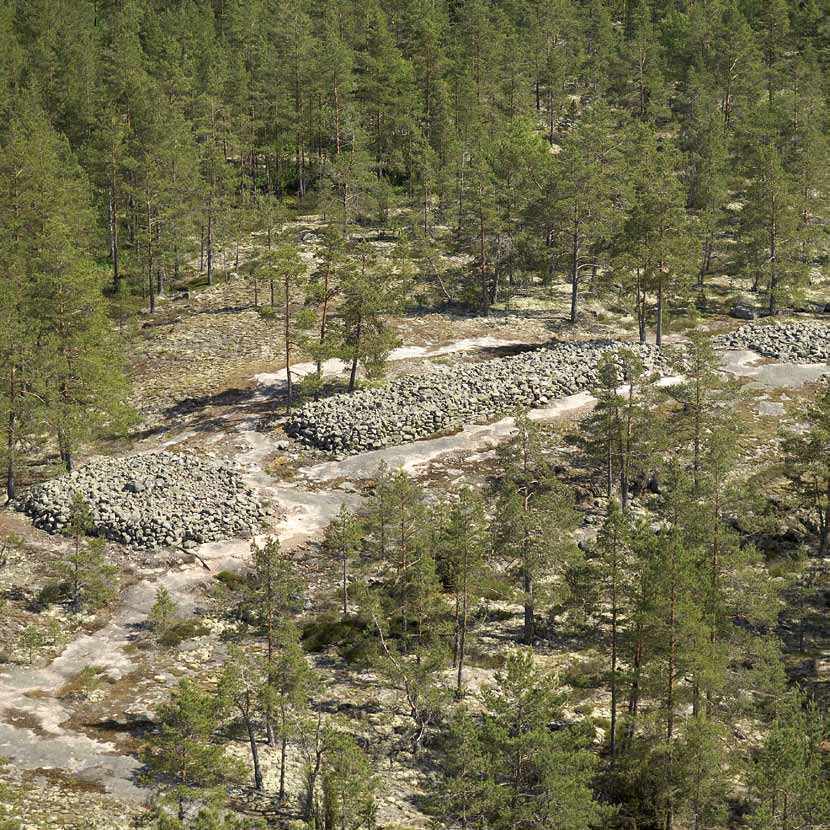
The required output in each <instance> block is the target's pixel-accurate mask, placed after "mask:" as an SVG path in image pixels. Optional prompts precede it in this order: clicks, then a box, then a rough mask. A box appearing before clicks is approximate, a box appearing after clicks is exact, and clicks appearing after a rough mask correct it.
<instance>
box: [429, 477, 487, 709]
mask: <svg viewBox="0 0 830 830" xmlns="http://www.w3.org/2000/svg"><path fill="white" fill-rule="evenodd" d="M489 545H490V540H489V532H488V527H487V518H486V515H485V512H484V503H483V500H482V498H481V496H479V495H478V494H477V493H476V492H475V491H474V490H471V489H470V488H464V489H463V490H462V491H461V493H460V494H459V497H458V501H457V502H455V503H453V504H452V506H451V507H450V509H449V515H448V516H447V517H446V523H445V524H444V526H443V527H442V528H441V530H440V532H439V538H438V541H437V546H438V558H439V562H440V564H441V566H442V567H443V568H444V569H446V575H447V580H448V582H449V586H450V590H451V591H452V593H453V599H454V612H453V616H454V627H455V638H454V642H453V665H454V666H455V669H456V695H457V696H460V695H461V693H462V691H463V678H464V659H465V657H466V651H467V636H468V628H469V623H470V611H471V608H472V606H473V604H474V603H475V602H476V600H477V599H479V598H480V596H481V591H482V586H483V578H484V569H485V567H486V561H487V554H488V550H489Z"/></svg>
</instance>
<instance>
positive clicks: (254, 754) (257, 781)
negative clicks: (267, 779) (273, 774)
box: [245, 716, 264, 792]
mask: <svg viewBox="0 0 830 830" xmlns="http://www.w3.org/2000/svg"><path fill="white" fill-rule="evenodd" d="M245 729H246V730H247V731H248V743H249V744H250V746H251V761H252V762H253V765H254V786H255V787H256V788H257V790H259V791H260V792H262V790H263V789H264V785H263V781H262V768H261V767H260V765H259V748H258V747H257V743H256V734H255V733H254V725H253V723H251V721H250V718H248V717H247V716H246V717H245Z"/></svg>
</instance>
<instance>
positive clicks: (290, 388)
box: [283, 274, 293, 414]
mask: <svg viewBox="0 0 830 830" xmlns="http://www.w3.org/2000/svg"><path fill="white" fill-rule="evenodd" d="M283 288H284V292H285V295H284V306H283V314H284V315H285V320H284V322H283V334H284V337H285V382H286V393H287V398H286V400H285V411H286V414H291V395H292V392H293V386H292V384H291V325H290V323H291V318H290V316H289V315H290V308H289V305H290V300H291V293H290V289H291V285H290V279H289V277H288V275H287V274H286V276H285V282H284V284H283Z"/></svg>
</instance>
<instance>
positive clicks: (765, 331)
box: [714, 320, 830, 363]
mask: <svg viewBox="0 0 830 830" xmlns="http://www.w3.org/2000/svg"><path fill="white" fill-rule="evenodd" d="M714 344H715V346H717V347H718V348H721V349H748V350H749V351H753V352H757V353H758V354H760V355H764V357H773V358H775V359H777V360H784V361H787V362H788V363H825V362H827V361H828V360H830V323H823V322H820V321H817V320H801V321H796V322H788V323H778V322H776V323H760V322H759V323H748V324H747V325H745V326H741V327H740V328H739V329H736V330H735V331H733V332H732V333H731V334H722V335H720V336H719V337H716V338H714Z"/></svg>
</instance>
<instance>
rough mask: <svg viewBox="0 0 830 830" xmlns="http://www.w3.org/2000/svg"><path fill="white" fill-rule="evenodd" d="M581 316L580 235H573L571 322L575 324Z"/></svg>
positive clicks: (575, 232)
mask: <svg viewBox="0 0 830 830" xmlns="http://www.w3.org/2000/svg"><path fill="white" fill-rule="evenodd" d="M578 314H579V235H578V233H577V231H574V233H573V240H572V246H571V322H572V323H575V322H576V318H577V315H578Z"/></svg>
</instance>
